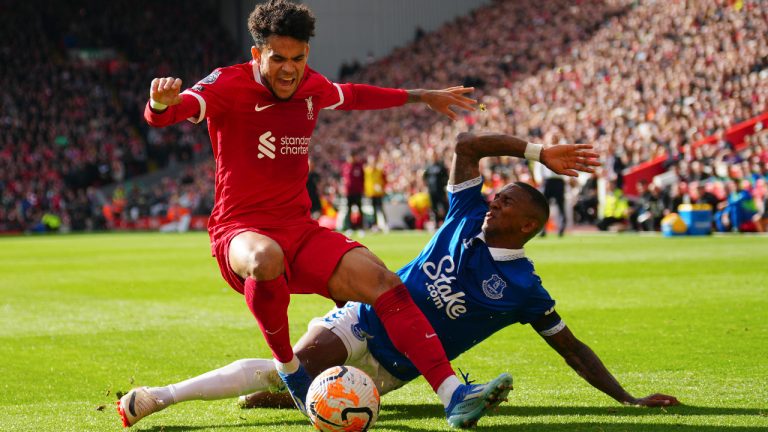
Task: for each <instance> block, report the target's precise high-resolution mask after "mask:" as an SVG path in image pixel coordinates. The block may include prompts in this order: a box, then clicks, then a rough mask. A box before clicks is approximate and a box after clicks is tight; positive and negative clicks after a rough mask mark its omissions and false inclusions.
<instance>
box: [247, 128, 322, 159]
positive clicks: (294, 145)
mask: <svg viewBox="0 0 768 432" xmlns="http://www.w3.org/2000/svg"><path fill="white" fill-rule="evenodd" d="M311 140H312V138H310V137H282V138H280V154H282V155H305V154H307V153H309V143H310V142H311ZM275 141H277V139H276V138H275V137H274V135H272V131H266V132H264V133H263V134H261V136H259V156H258V157H259V159H263V158H264V157H265V156H266V157H268V158H270V159H274V158H275V155H276V154H277V146H276V145H275Z"/></svg>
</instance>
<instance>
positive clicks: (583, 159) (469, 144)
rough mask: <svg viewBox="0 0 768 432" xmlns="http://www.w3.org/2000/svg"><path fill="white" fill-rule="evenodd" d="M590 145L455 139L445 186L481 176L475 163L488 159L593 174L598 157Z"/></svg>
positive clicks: (464, 136)
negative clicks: (524, 161)
mask: <svg viewBox="0 0 768 432" xmlns="http://www.w3.org/2000/svg"><path fill="white" fill-rule="evenodd" d="M591 150H592V146H591V145H589V144H562V145H546V146H542V145H541V144H533V143H529V142H528V141H525V140H523V139H520V138H517V137H513V136H510V135H474V134H470V133H462V134H460V135H459V136H458V138H457V141H456V147H455V148H454V154H453V165H452V167H451V175H450V179H449V180H448V182H449V183H450V184H459V183H462V182H465V181H467V180H470V179H473V178H475V177H477V176H479V175H480V167H479V166H478V163H479V162H480V159H482V158H484V157H489V156H514V157H519V158H523V157H525V158H526V159H531V160H538V161H540V162H541V163H543V164H544V165H545V166H546V167H547V168H549V169H551V170H552V171H554V172H556V173H558V174H563V175H567V176H572V177H573V176H576V175H578V172H579V171H583V172H589V173H591V172H594V168H593V167H596V166H600V162H599V161H598V160H597V158H598V157H599V155H598V154H597V153H595V152H593V151H591Z"/></svg>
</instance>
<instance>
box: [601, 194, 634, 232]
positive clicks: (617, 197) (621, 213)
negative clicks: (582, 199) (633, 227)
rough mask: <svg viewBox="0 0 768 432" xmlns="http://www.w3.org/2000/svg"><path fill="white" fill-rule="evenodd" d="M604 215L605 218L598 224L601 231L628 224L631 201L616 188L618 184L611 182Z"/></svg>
mask: <svg viewBox="0 0 768 432" xmlns="http://www.w3.org/2000/svg"><path fill="white" fill-rule="evenodd" d="M602 213H603V218H602V219H600V221H599V222H598V223H597V228H598V229H599V230H600V231H608V229H610V228H611V226H613V225H616V224H621V225H624V224H626V223H627V222H628V217H629V201H628V200H627V198H626V197H625V196H624V192H623V191H622V190H621V189H619V188H618V187H617V186H616V182H609V183H608V185H607V188H606V192H605V202H604V203H603V212H602ZM620 229H621V227H620Z"/></svg>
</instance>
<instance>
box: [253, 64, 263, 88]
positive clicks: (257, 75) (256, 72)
mask: <svg viewBox="0 0 768 432" xmlns="http://www.w3.org/2000/svg"><path fill="white" fill-rule="evenodd" d="M251 69H253V79H255V80H256V82H257V83H259V84H261V85H264V83H262V82H261V71H259V64H258V63H256V60H251Z"/></svg>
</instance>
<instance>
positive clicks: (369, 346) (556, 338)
mask: <svg viewBox="0 0 768 432" xmlns="http://www.w3.org/2000/svg"><path fill="white" fill-rule="evenodd" d="M489 156H516V157H525V158H527V159H530V160H539V161H540V162H541V163H543V164H544V165H546V166H547V167H548V168H549V169H551V170H552V171H554V172H556V173H559V174H564V175H569V176H575V175H576V174H577V171H585V172H592V171H593V167H594V166H597V165H599V163H598V162H597V161H596V158H597V154H595V153H593V152H592V151H591V146H590V145H556V146H542V145H539V144H532V143H528V142H526V141H524V140H521V139H518V138H515V137H511V136H507V135H473V134H461V135H459V137H458V139H457V142H456V147H455V150H454V157H453V164H452V167H451V172H450V178H449V184H448V192H449V209H448V214H447V215H446V219H445V222H444V224H443V225H442V226H441V227H440V229H439V230H438V231H437V232H436V233H435V235H434V237H433V238H432V240H431V241H430V242H429V244H427V245H426V246H425V247H424V249H423V250H422V251H421V253H420V254H419V255H418V256H417V257H416V258H415V259H414V260H413V261H411V262H410V263H408V264H406V265H405V266H404V267H403V268H402V269H400V270H399V271H398V272H397V274H398V276H400V278H401V279H402V280H403V282H404V283H405V285H406V287H407V288H408V291H409V292H410V295H411V296H412V297H413V300H414V301H415V302H416V304H417V305H418V307H419V309H421V310H422V311H423V313H424V315H425V316H426V317H427V318H428V320H429V322H430V323H431V324H432V326H433V328H434V330H435V334H433V335H426V336H427V337H438V338H440V340H441V342H442V344H443V347H444V348H445V351H446V354H447V355H448V358H449V359H454V358H456V357H457V356H458V355H460V354H461V353H463V352H465V351H467V350H468V349H470V348H472V347H473V346H475V345H477V344H479V343H480V342H482V341H483V340H485V339H486V338H487V337H489V336H491V335H492V334H493V333H495V332H497V331H498V330H501V329H502V328H504V327H507V326H509V325H511V324H515V323H522V324H530V325H531V326H532V327H533V329H534V330H536V331H537V332H538V333H539V335H541V337H542V338H544V340H545V341H546V342H547V343H548V344H549V345H550V346H551V347H552V348H553V349H555V350H556V351H557V352H558V353H559V354H560V355H561V356H562V357H563V358H564V359H565V361H566V363H567V364H568V365H569V366H571V367H572V368H573V369H574V370H575V371H576V372H577V373H578V374H579V375H580V376H581V377H582V378H584V379H585V380H586V381H587V382H589V383H590V384H591V385H592V386H594V387H595V388H597V389H598V390H600V391H602V392H604V393H606V394H607V395H609V396H611V397H612V398H614V399H615V400H617V401H618V402H620V403H622V404H625V405H641V406H670V405H677V404H679V402H678V400H677V399H676V398H675V397H674V396H668V395H664V394H653V395H650V396H646V397H642V398H636V397H634V396H632V395H631V394H630V393H628V392H627V391H626V390H624V388H623V387H622V386H621V384H619V382H618V381H617V380H616V379H615V378H614V377H613V375H611V373H610V372H609V371H608V369H607V368H606V367H605V366H604V365H603V363H602V361H600V359H599V358H598V357H597V355H596V354H595V353H594V352H593V351H592V350H591V349H590V348H589V347H588V346H587V345H585V344H584V343H582V342H581V341H579V340H578V339H576V337H575V336H574V335H573V333H572V332H571V331H570V330H569V329H568V327H567V326H566V325H565V322H564V321H563V320H562V319H561V318H560V316H559V315H558V313H557V312H556V311H555V308H554V306H555V301H554V300H553V299H552V298H551V297H550V295H549V293H548V292H547V291H546V290H545V289H544V287H543V286H542V284H541V279H540V278H539V276H538V275H537V274H536V273H535V271H534V267H533V263H532V262H531V261H530V260H529V259H527V258H526V257H525V252H524V250H523V245H524V244H525V243H526V242H528V241H529V240H530V239H532V238H533V237H535V236H536V235H537V234H538V233H539V232H540V231H541V229H542V228H543V227H544V225H545V224H546V222H547V220H548V218H549V204H548V203H547V200H546V199H545V197H544V195H542V194H541V192H539V191H538V190H537V189H535V188H533V187H532V186H530V185H528V184H526V183H521V182H515V183H511V184H508V185H506V186H505V187H504V188H502V189H501V191H499V193H498V194H496V196H495V198H494V199H493V201H492V202H491V203H490V205H489V204H487V203H486V202H485V200H484V198H483V196H482V194H481V193H480V189H481V187H482V178H481V176H480V169H479V161H480V159H482V158H484V157H489ZM294 350H295V352H296V355H297V356H298V357H299V358H300V359H301V362H302V363H303V364H304V365H305V367H306V368H307V371H308V372H309V373H310V375H312V376H315V375H317V374H319V373H320V372H322V371H323V370H325V369H327V368H329V367H332V366H336V365H342V364H347V365H351V366H355V367H358V368H360V369H362V370H364V371H365V372H366V373H368V374H369V375H370V376H371V377H372V378H373V380H374V382H375V383H376V385H377V386H378V388H379V391H380V393H381V394H385V393H388V392H390V391H392V390H394V389H396V388H399V387H401V386H402V385H404V384H405V383H407V382H408V381H410V380H413V379H414V378H416V377H418V375H419V373H418V370H417V369H416V368H415V367H414V365H413V364H412V363H411V362H410V361H409V360H408V359H407V358H406V357H405V356H403V355H402V354H400V352H399V351H398V350H397V349H396V348H395V347H394V346H393V345H392V342H391V341H390V340H389V338H388V337H387V334H386V332H385V330H384V328H383V326H382V324H381V322H380V321H379V319H378V317H377V316H376V313H375V312H374V311H373V309H372V308H371V306H369V305H366V304H361V303H347V304H346V305H345V306H344V307H342V308H336V309H334V310H332V311H330V312H329V313H328V314H327V315H325V316H324V317H322V318H316V319H314V320H312V322H311V323H310V325H309V329H308V331H307V333H305V335H304V336H303V337H302V338H301V340H299V342H298V343H297V344H296V347H295V348H294ZM280 387H281V381H280V378H279V377H278V376H277V373H276V372H275V369H274V365H273V363H272V362H271V361H269V360H262V359H243V360H238V361H236V362H234V363H232V364H230V365H227V366H225V367H222V368H220V369H216V370H214V371H210V372H208V373H205V374H203V375H200V376H198V377H195V378H191V379H188V380H186V381H183V382H180V383H177V384H171V385H169V386H166V387H141V388H137V389H134V390H132V391H131V393H129V395H131V394H132V395H133V399H134V400H135V402H136V406H137V407H138V413H137V414H138V415H137V419H136V421H138V420H139V419H141V418H143V417H145V416H146V415H149V414H151V413H153V412H156V411H159V410H161V409H164V408H166V407H167V406H169V405H171V404H174V403H179V402H182V401H187V400H196V399H204V400H212V399H223V398H228V397H236V396H239V395H246V394H249V395H248V396H245V397H242V398H241V403H242V404H243V405H244V406H249V407H256V406H258V407H265V406H292V403H291V399H290V396H289V395H288V394H287V393H286V392H279V389H280ZM254 392H255V393H254ZM250 393H253V394H250ZM129 395H126V396H124V398H125V397H127V396H129ZM499 402H501V401H497V402H496V403H495V404H498V403H499ZM134 423H135V422H134ZM454 426H459V427H466V426H473V424H472V425H470V424H462V425H454Z"/></svg>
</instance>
